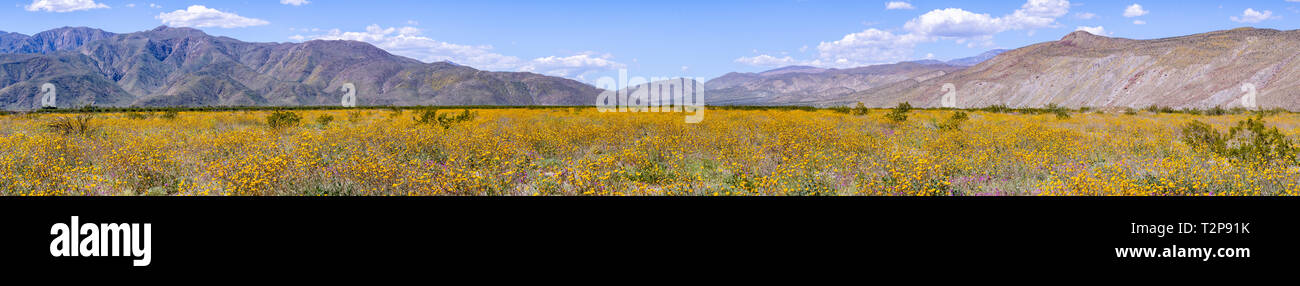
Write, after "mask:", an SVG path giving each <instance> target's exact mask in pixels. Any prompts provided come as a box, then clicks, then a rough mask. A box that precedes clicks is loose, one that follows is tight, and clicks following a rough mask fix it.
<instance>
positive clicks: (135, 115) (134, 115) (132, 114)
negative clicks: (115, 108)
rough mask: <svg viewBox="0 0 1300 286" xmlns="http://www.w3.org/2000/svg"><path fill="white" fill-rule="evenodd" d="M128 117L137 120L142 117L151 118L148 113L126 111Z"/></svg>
mask: <svg viewBox="0 0 1300 286" xmlns="http://www.w3.org/2000/svg"><path fill="white" fill-rule="evenodd" d="M126 118H127V119H136V120H140V119H146V118H149V116H148V115H144V114H142V113H138V112H127V113H126Z"/></svg>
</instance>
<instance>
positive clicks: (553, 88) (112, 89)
mask: <svg viewBox="0 0 1300 286" xmlns="http://www.w3.org/2000/svg"><path fill="white" fill-rule="evenodd" d="M44 83H53V84H55V85H56V86H58V105H59V107H60V108H74V107H80V106H85V105H96V106H209V105H223V106H229V105H243V106H251V105H259V106H260V105H277V106H284V105H288V106H292V105H337V104H339V102H340V98H341V97H342V95H343V92H342V91H340V90H339V89H340V88H341V87H342V86H343V85H344V84H346V83H353V84H354V85H355V86H356V87H357V104H359V105H590V104H592V103H593V102H595V97H596V95H597V94H598V93H599V90H598V89H596V88H595V87H592V86H590V85H587V84H583V83H580V82H577V81H573V80H568V79H562V78H556V77H549V76H543V75H538V74H532V73H513V72H487V71H480V70H476V69H473V68H470V67H465V66H460V65H455V64H451V63H447V62H440V63H422V62H419V61H416V60H413V59H409V58H405V57H401V56H396V55H392V54H389V53H388V52H386V51H384V50H382V49H379V48H376V47H374V46H371V45H370V44H366V43H361V42H353V41H310V42H305V43H248V42H242V41H239V40H235V39H231V38H227V37H215V36H211V35H207V34H205V33H203V32H201V31H199V30H195V29H188V28H170V27H159V28H157V29H153V30H150V31H144V32H138V33H130V34H120V35H115V34H112V33H108V32H104V31H100V30H96V29H89V28H61V29H56V30H51V31H47V32H42V33H39V34H36V35H34V36H31V37H27V36H24V35H20V34H12V33H10V34H4V35H0V108H3V109H8V110H23V109H30V108H34V107H37V106H38V105H39V103H38V102H39V100H40V98H39V97H38V91H39V90H38V89H39V87H40V85H41V84H44Z"/></svg>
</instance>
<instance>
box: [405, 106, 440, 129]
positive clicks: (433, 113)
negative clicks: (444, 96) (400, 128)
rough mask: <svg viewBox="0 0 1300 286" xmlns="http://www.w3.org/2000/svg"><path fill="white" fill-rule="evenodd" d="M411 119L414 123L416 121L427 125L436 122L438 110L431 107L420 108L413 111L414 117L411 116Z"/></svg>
mask: <svg viewBox="0 0 1300 286" xmlns="http://www.w3.org/2000/svg"><path fill="white" fill-rule="evenodd" d="M411 119H412V120H415V123H416V124H429V125H433V124H437V123H438V110H437V109H432V108H430V109H422V110H420V111H417V112H416V113H415V117H413V118H411Z"/></svg>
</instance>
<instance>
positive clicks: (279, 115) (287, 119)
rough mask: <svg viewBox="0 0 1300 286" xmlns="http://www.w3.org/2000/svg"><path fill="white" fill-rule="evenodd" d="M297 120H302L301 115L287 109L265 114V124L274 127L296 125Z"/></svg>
mask: <svg viewBox="0 0 1300 286" xmlns="http://www.w3.org/2000/svg"><path fill="white" fill-rule="evenodd" d="M299 121H302V115H298V114H297V113H293V112H288V111H276V112H272V113H271V115H267V116H266V125H267V126H270V127H271V128H275V129H280V128H284V127H290V126H296V125H298V122H299Z"/></svg>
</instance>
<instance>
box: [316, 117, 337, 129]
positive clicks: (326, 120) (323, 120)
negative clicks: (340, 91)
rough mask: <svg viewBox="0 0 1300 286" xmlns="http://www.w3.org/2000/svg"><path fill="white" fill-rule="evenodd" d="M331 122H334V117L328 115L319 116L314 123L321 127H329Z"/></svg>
mask: <svg viewBox="0 0 1300 286" xmlns="http://www.w3.org/2000/svg"><path fill="white" fill-rule="evenodd" d="M333 121H334V116H331V115H329V114H321V116H317V117H316V123H317V124H320V126H321V127H325V126H329V125H330V122H333Z"/></svg>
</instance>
